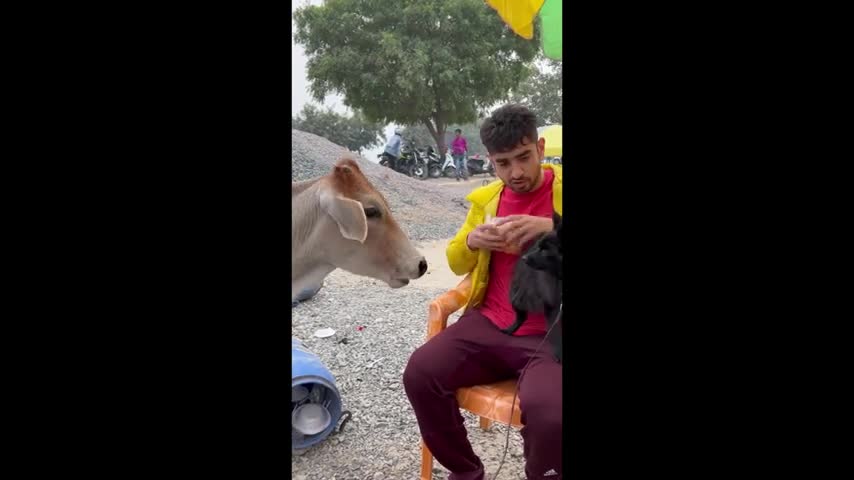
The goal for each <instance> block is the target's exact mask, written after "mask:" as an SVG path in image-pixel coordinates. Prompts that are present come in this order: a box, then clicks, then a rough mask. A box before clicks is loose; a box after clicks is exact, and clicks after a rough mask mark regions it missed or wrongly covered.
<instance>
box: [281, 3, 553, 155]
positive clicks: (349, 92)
mask: <svg viewBox="0 0 854 480" xmlns="http://www.w3.org/2000/svg"><path fill="white" fill-rule="evenodd" d="M293 20H294V25H295V34H294V38H295V40H296V41H297V42H298V43H299V44H301V45H302V46H303V47H304V48H305V52H306V56H307V57H308V62H307V77H308V79H309V81H310V82H311V93H312V95H313V96H314V97H315V98H316V99H318V100H321V99H323V98H325V96H326V95H327V94H330V93H339V94H341V95H342V96H343V97H344V103H345V105H347V106H349V107H352V108H356V109H359V110H361V111H362V112H363V113H364V114H365V115H366V116H367V117H368V118H369V119H371V120H374V121H379V122H383V123H391V122H393V123H397V124H401V125H416V124H420V125H424V127H425V128H427V130H428V131H429V132H430V134H431V136H432V137H433V139H434V141H435V142H436V145H437V146H438V147H439V149H440V150H441V151H444V142H443V138H444V136H445V132H446V130H447V128H448V126H449V125H451V124H465V123H470V122H474V121H475V120H476V118H477V113H478V112H482V111H484V110H486V109H487V108H488V107H490V106H492V105H494V104H495V103H497V102H498V101H500V100H505V99H506V98H507V97H508V95H509V92H510V90H512V89H514V88H515V87H516V86H517V85H518V83H519V81H520V80H521V79H523V78H526V77H527V76H528V68H529V64H530V62H531V61H532V60H533V58H534V57H535V55H536V52H537V50H538V48H539V40H538V38H535V39H534V40H533V41H530V40H524V39H522V38H520V37H518V36H517V35H515V34H514V33H513V32H512V31H510V29H509V28H508V27H507V26H506V25H505V24H504V22H503V21H502V20H501V19H500V18H499V17H498V14H497V13H496V12H495V11H494V10H493V9H492V8H490V7H489V6H488V5H486V4H485V3H484V2H483V0H396V1H392V0H326V1H325V2H324V4H323V5H320V6H305V7H301V8H299V9H297V10H296V11H295V12H294V15H293ZM536 35H537V36H538V35H539V34H538V33H537V34H536Z"/></svg>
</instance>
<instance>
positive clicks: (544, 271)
mask: <svg viewBox="0 0 854 480" xmlns="http://www.w3.org/2000/svg"><path fill="white" fill-rule="evenodd" d="M553 220H554V224H555V228H554V230H552V231H551V232H549V233H547V234H545V235H543V236H542V237H541V238H540V239H539V240H538V241H537V242H536V243H534V245H532V246H531V247H530V248H528V250H527V251H526V252H525V253H524V255H522V257H521V258H520V259H519V261H517V262H516V267H515V268H514V269H513V279H512V280H511V283H510V304H511V305H513V310H514V311H515V312H516V321H515V322H514V323H513V325H510V326H509V327H508V328H506V329H504V330H502V331H503V332H504V333H508V334H513V333H514V332H515V331H516V330H518V329H519V327H521V326H522V324H523V323H525V320H527V319H528V312H543V313H544V314H545V317H546V323H547V326H546V328H547V330H548V329H551V333H549V341H550V343H551V344H552V347H553V349H554V354H555V358H557V361H558V362H562V361H563V341H562V338H563V335H562V333H561V323H562V319H561V318H558V315H559V313H560V305H561V302H562V293H563V250H562V248H561V240H562V238H563V237H562V234H561V232H562V230H561V217H560V215H558V214H557V213H555V214H554V216H553ZM561 316H562V314H561ZM555 322H558V324H557V325H554V324H555ZM552 325H554V328H551V327H552Z"/></svg>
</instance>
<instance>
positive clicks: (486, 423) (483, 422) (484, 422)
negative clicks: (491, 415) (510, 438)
mask: <svg viewBox="0 0 854 480" xmlns="http://www.w3.org/2000/svg"><path fill="white" fill-rule="evenodd" d="M491 426H492V420H490V419H488V418H486V417H480V428H481V429H483V430H489V427H491Z"/></svg>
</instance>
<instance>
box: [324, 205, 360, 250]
mask: <svg viewBox="0 0 854 480" xmlns="http://www.w3.org/2000/svg"><path fill="white" fill-rule="evenodd" d="M320 207H321V208H323V210H324V211H326V213H328V214H329V215H330V216H332V218H333V219H335V223H337V224H338V229H339V230H341V235H343V236H344V238H346V239H348V240H356V241H357V242H360V243H365V239H366V238H368V219H367V217H365V209H364V208H363V207H362V204H361V203H360V202H357V201H356V200H352V199H349V198H346V197H342V196H341V195H336V194H333V193H327V194H323V195H321V196H320Z"/></svg>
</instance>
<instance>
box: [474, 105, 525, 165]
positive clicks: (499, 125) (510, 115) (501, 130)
mask: <svg viewBox="0 0 854 480" xmlns="http://www.w3.org/2000/svg"><path fill="white" fill-rule="evenodd" d="M523 138H527V139H528V141H527V142H526V143H534V142H536V141H537V139H538V138H539V135H537V116H536V115H535V114H534V112H532V111H531V110H530V109H528V107H526V106H524V105H520V104H518V103H510V104H507V105H504V106H503V107H501V108H499V109H497V110H495V111H494V112H492V115H490V116H489V118H487V119H486V120H485V121H484V122H483V125H481V127H480V141H481V142H483V145H484V146H485V147H486V150H487V151H489V153H499V152H506V151H509V150H512V149H513V148H515V147H516V146H517V145H519V144H520V143H522V139H523Z"/></svg>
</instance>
